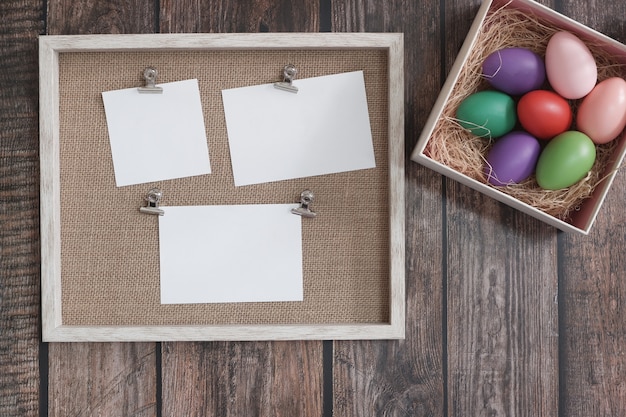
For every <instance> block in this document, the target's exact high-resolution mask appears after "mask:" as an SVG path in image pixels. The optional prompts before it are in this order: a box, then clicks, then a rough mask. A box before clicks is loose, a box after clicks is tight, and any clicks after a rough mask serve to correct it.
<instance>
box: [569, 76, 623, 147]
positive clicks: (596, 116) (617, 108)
mask: <svg viewBox="0 0 626 417" xmlns="http://www.w3.org/2000/svg"><path fill="white" fill-rule="evenodd" d="M576 125H577V128H578V130H580V131H581V132H583V133H585V134H586V135H587V136H589V137H590V138H591V140H592V141H594V143H596V144H603V143H607V142H610V141H612V140H613V139H615V138H616V137H617V136H618V135H619V134H620V132H621V131H622V130H624V127H625V126H626V81H624V80H623V79H621V78H618V77H613V78H608V79H606V80H604V81H602V82H600V83H598V85H596V86H595V87H594V89H593V90H591V93H589V95H588V96H587V97H585V98H584V100H583V101H582V103H581V104H580V107H579V108H578V113H577V116H576Z"/></svg>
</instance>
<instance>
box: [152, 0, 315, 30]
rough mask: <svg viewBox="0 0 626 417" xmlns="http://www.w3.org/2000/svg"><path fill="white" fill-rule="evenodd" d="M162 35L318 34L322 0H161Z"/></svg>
mask: <svg viewBox="0 0 626 417" xmlns="http://www.w3.org/2000/svg"><path fill="white" fill-rule="evenodd" d="M160 25H161V28H160V29H161V30H160V31H161V32H163V33H196V32H216V33H229V32H316V31H318V30H319V1H311V0H276V1H271V2H270V1H254V2H240V1H237V0H215V1H208V0H204V1H192V0H182V1H178V0H162V1H161V19H160Z"/></svg>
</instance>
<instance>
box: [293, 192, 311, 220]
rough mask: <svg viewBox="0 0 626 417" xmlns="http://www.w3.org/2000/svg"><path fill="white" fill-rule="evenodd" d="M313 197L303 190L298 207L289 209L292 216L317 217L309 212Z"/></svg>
mask: <svg viewBox="0 0 626 417" xmlns="http://www.w3.org/2000/svg"><path fill="white" fill-rule="evenodd" d="M314 199H315V196H314V195H313V192H312V191H311V190H304V191H302V194H300V207H297V208H293V209H291V212H292V213H293V214H297V215H298V216H302V217H309V218H313V217H315V216H317V214H316V213H315V212H314V211H312V210H311V207H310V206H311V204H313V200H314Z"/></svg>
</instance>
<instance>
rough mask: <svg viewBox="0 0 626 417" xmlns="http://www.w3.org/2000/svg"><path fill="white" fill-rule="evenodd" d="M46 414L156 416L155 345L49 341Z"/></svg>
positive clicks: (61, 415) (121, 416)
mask: <svg viewBox="0 0 626 417" xmlns="http://www.w3.org/2000/svg"><path fill="white" fill-rule="evenodd" d="M49 353H50V358H51V360H50V370H49V373H50V375H49V377H50V387H49V391H50V393H49V396H50V400H49V401H50V402H49V410H48V415H49V416H51V417H52V416H58V417H70V416H76V417H78V416H119V417H129V416H132V417H154V416H156V415H157V402H156V351H155V344H154V343H51V344H50V352H49Z"/></svg>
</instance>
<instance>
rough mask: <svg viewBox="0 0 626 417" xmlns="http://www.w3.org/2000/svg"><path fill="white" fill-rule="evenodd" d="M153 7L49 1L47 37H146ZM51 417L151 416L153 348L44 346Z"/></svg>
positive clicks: (119, 0)
mask: <svg viewBox="0 0 626 417" xmlns="http://www.w3.org/2000/svg"><path fill="white" fill-rule="evenodd" d="M156 17H157V16H156V9H155V3H154V2H146V1H140V0H133V1H125V0H107V1H84V2H75V1H71V0H51V1H50V2H49V7H48V33H49V34H51V35H61V34H87V33H145V32H147V33H150V32H155V29H156ZM49 362H50V370H49V396H48V397H49V414H50V415H51V416H70V415H71V416H88V415H106V416H138V417H140V416H146V417H148V416H154V415H156V407H157V400H156V387H157V376H156V353H155V344H153V343H72V344H56V343H52V344H50V346H49Z"/></svg>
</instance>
